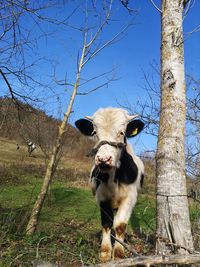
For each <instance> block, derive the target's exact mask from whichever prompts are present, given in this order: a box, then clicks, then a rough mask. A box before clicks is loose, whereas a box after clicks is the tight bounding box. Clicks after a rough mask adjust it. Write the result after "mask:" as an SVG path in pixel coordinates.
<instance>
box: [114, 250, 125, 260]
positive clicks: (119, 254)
mask: <svg viewBox="0 0 200 267" xmlns="http://www.w3.org/2000/svg"><path fill="white" fill-rule="evenodd" d="M113 257H114V259H123V258H124V249H123V248H121V247H116V248H114V253H113Z"/></svg>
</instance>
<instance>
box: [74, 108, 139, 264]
mask: <svg viewBox="0 0 200 267" xmlns="http://www.w3.org/2000/svg"><path fill="white" fill-rule="evenodd" d="M137 116H138V115H129V114H128V112H127V111H126V110H124V109H121V108H102V109H99V110H97V111H96V112H95V113H94V115H93V116H92V117H87V116H86V117H85V118H84V119H79V120H77V121H76V122H75V125H76V127H77V128H78V129H79V130H80V132H81V133H82V134H84V135H86V136H91V137H93V139H94V140H95V142H96V145H95V147H94V148H93V149H92V150H91V152H90V153H89V155H90V156H94V166H93V167H92V170H91V175H90V184H91V188H92V192H93V194H94V195H95V197H96V200H97V203H98V204H99V206H100V212H101V224H102V242H101V249H100V261H101V262H107V261H109V260H110V259H111V258H113V259H121V258H123V257H124V247H123V246H122V244H121V243H119V242H117V241H115V243H114V247H113V249H112V243H111V229H112V227H113V228H114V231H115V237H116V239H118V240H119V241H122V242H124V237H125V231H126V227H127V224H128V221H129V219H130V216H131V213H132V210H133V208H134V206H135V204H136V201H137V195H138V189H140V187H141V186H142V183H143V178H144V165H143V162H142V161H141V159H140V158H139V157H137V156H136V155H135V154H134V152H133V150H132V148H131V146H130V144H128V143H127V138H131V137H134V136H136V135H137V134H139V133H140V132H141V131H142V130H143V127H144V123H143V122H142V121H141V120H139V119H136V117H137Z"/></svg>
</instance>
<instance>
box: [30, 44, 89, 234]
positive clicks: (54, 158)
mask: <svg viewBox="0 0 200 267" xmlns="http://www.w3.org/2000/svg"><path fill="white" fill-rule="evenodd" d="M84 54H85V46H84V48H83V50H82V57H81V59H80V63H79V68H78V73H77V77H76V83H75V84H74V88H73V92H72V95H71V98H70V102H69V105H68V108H67V110H66V113H65V115H64V119H63V121H62V123H61V125H60V127H59V131H58V137H57V140H56V144H55V146H54V147H53V151H52V155H51V157H50V160H49V163H48V166H47V169H46V174H45V177H44V180H43V185H42V188H41V191H40V193H39V195H38V197H37V200H36V202H35V204H34V207H33V210H32V213H31V216H30V219H29V222H28V225H27V227H26V234H27V235H31V234H33V233H34V232H35V230H36V227H37V224H38V219H39V215H40V212H41V210H42V206H43V203H44V200H45V197H46V194H47V191H48V188H49V185H50V183H51V180H52V177H53V173H54V172H55V170H56V167H57V164H58V155H59V152H60V151H61V148H62V143H63V138H64V134H65V128H66V124H67V121H68V118H69V116H70V114H71V111H72V107H73V103H74V100H75V97H76V93H77V89H78V86H79V81H80V72H81V69H82V63H83V58H84Z"/></svg>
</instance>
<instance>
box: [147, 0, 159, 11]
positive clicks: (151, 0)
mask: <svg viewBox="0 0 200 267" xmlns="http://www.w3.org/2000/svg"><path fill="white" fill-rule="evenodd" d="M150 2H151V3H152V5H153V6H154V7H155V9H156V10H157V11H159V12H160V13H162V10H161V9H160V8H159V7H158V6H157V5H156V4H155V3H154V1H153V0H150Z"/></svg>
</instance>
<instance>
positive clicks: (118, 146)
mask: <svg viewBox="0 0 200 267" xmlns="http://www.w3.org/2000/svg"><path fill="white" fill-rule="evenodd" d="M136 117H137V115H132V116H130V115H128V112H127V111H126V110H123V109H120V108H105V109H99V110H97V111H96V112H95V113H94V115H93V116H92V117H86V119H80V120H78V121H76V122H75V125H76V127H77V128H78V129H79V130H80V131H81V133H82V134H84V135H86V136H93V138H94V140H95V141H96V148H97V149H96V153H95V165H97V166H99V168H100V169H101V170H102V171H103V170H104V171H106V170H108V169H110V168H112V167H119V159H120V155H121V152H122V149H123V148H124V147H125V145H126V138H129V137H134V136H136V135H137V134H139V133H140V132H141V131H142V129H143V127H144V123H143V122H142V121H141V120H138V119H135V118H136ZM123 145H124V146H123Z"/></svg>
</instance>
